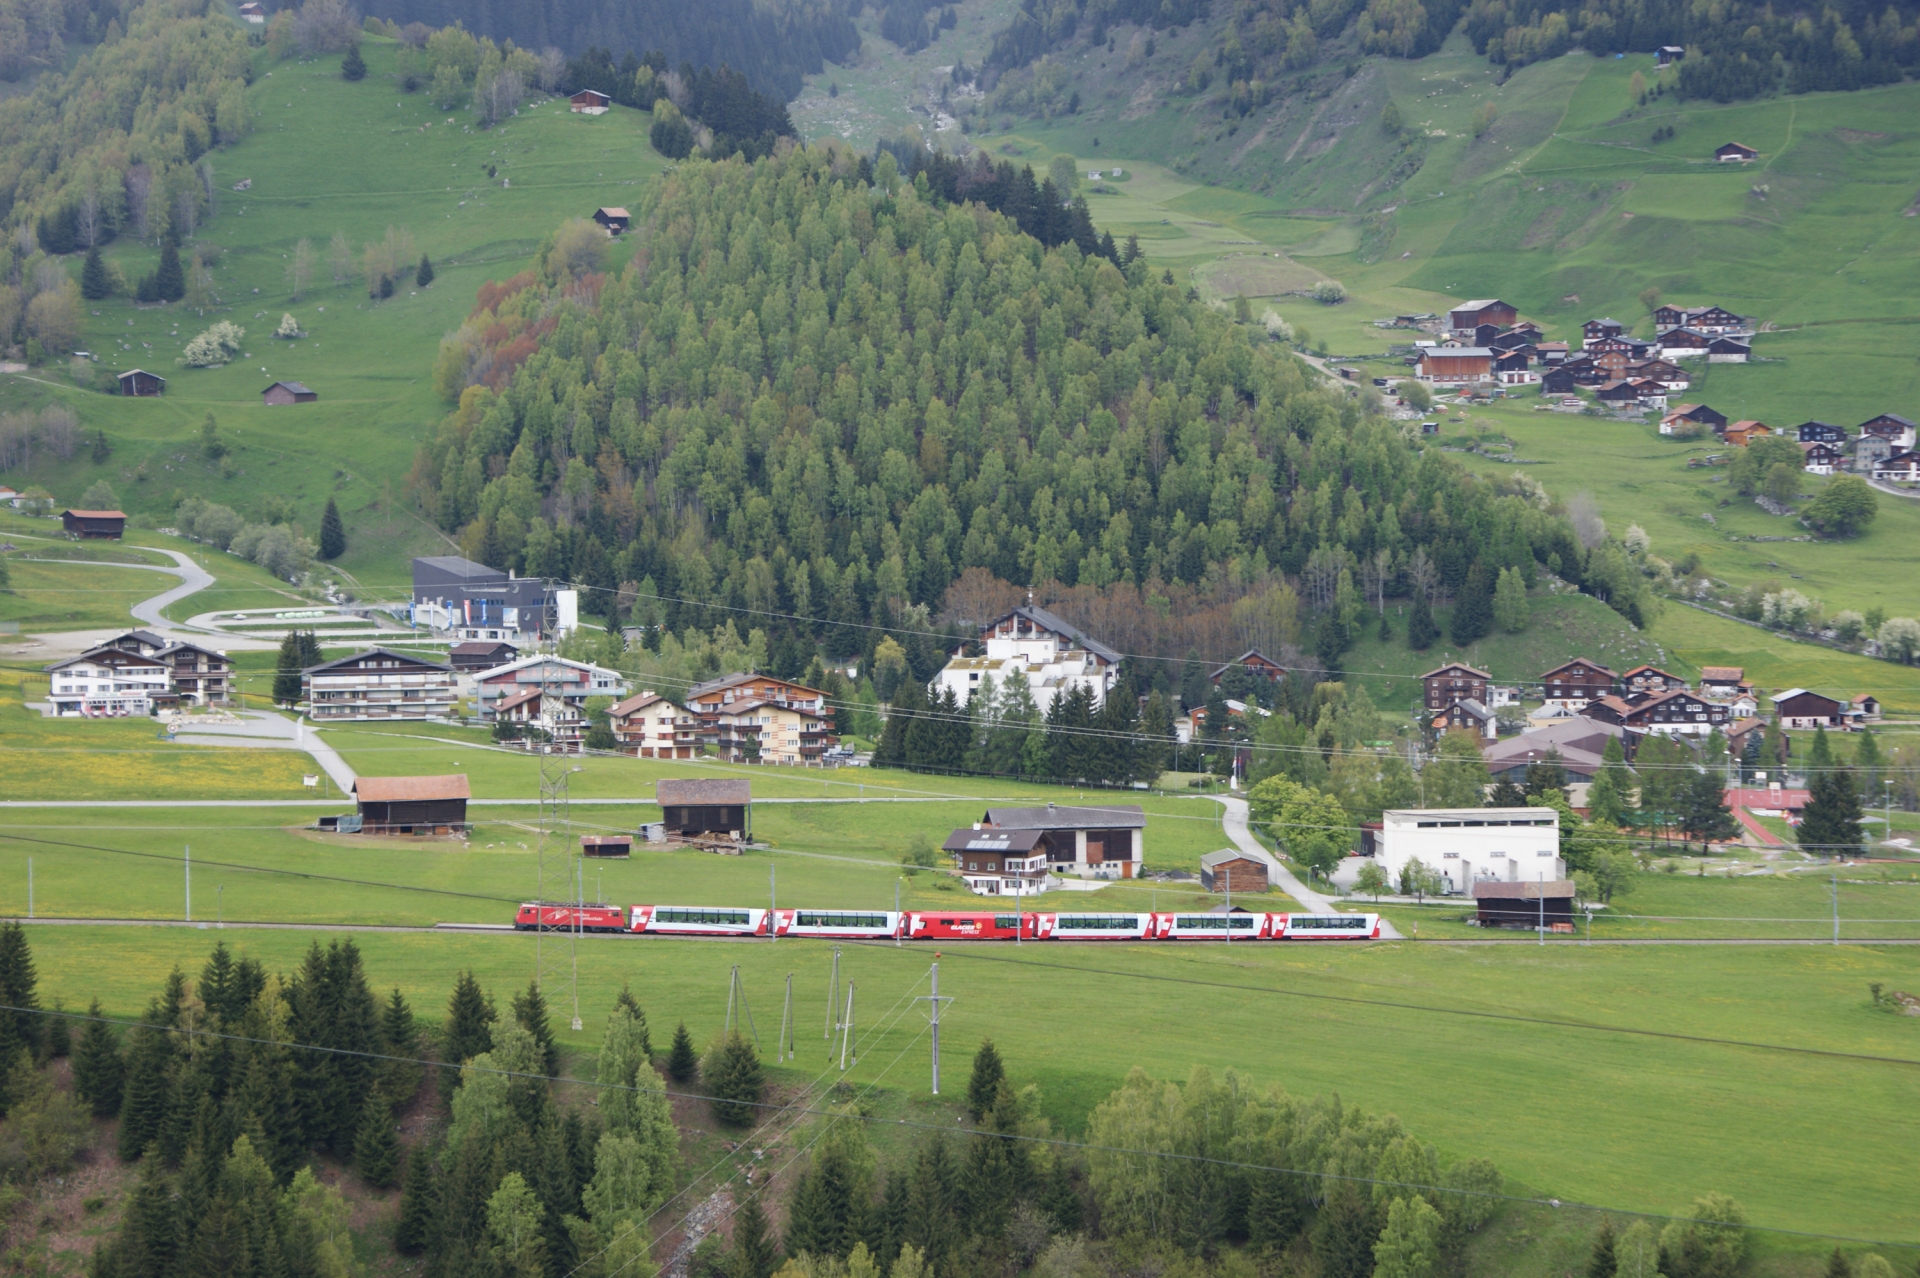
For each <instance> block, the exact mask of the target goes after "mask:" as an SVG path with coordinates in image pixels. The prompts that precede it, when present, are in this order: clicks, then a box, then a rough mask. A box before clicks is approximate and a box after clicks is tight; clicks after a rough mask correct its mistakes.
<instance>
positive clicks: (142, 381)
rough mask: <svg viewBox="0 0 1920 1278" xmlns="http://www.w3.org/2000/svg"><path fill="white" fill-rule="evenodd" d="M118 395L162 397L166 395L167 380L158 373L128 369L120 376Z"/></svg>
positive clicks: (141, 369)
mask: <svg viewBox="0 0 1920 1278" xmlns="http://www.w3.org/2000/svg"><path fill="white" fill-rule="evenodd" d="M120 393H121V394H122V395H134V396H143V395H164V394H166V393H167V379H166V378H164V377H162V376H160V374H158V373H149V372H148V371H147V370H146V369H144V368H129V369H128V370H127V371H126V372H124V373H122V374H120Z"/></svg>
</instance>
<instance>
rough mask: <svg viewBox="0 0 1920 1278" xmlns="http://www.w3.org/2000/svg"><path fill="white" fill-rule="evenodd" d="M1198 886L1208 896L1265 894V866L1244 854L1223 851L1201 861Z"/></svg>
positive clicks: (1224, 849)
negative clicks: (1221, 893)
mask: <svg viewBox="0 0 1920 1278" xmlns="http://www.w3.org/2000/svg"><path fill="white" fill-rule="evenodd" d="M1200 886H1201V887H1203V888H1205V889H1206V890H1207V891H1209V892H1241V893H1247V892H1253V893H1263V892H1265V891H1266V890H1267V866H1266V862H1264V861H1256V860H1254V859H1253V858H1252V857H1250V856H1248V855H1247V854H1246V853H1245V852H1241V851H1238V850H1236V849H1233V848H1222V849H1221V850H1220V851H1218V852H1209V853H1207V854H1206V855H1205V856H1203V857H1201V858H1200Z"/></svg>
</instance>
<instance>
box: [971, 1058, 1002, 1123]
mask: <svg viewBox="0 0 1920 1278" xmlns="http://www.w3.org/2000/svg"><path fill="white" fill-rule="evenodd" d="M1006 1076H1007V1068H1006V1066H1005V1064H1003V1063H1002V1062H1001V1060H1000V1052H999V1050H998V1049H996V1048H995V1047H994V1045H993V1040H992V1039H990V1038H983V1039H981V1040H980V1050H979V1051H977V1052H975V1053H974V1054H973V1077H972V1078H970V1079H968V1080H967V1113H969V1114H971V1115H972V1116H973V1121H974V1122H976V1123H978V1122H979V1121H980V1120H982V1119H983V1118H985V1117H986V1116H987V1115H988V1114H989V1113H990V1112H992V1110H993V1103H994V1101H995V1100H997V1099H998V1098H999V1095H1000V1084H1001V1082H1002V1081H1003V1080H1004V1079H1005V1078H1006Z"/></svg>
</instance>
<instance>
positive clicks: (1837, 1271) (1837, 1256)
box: [1827, 1247, 1853, 1278]
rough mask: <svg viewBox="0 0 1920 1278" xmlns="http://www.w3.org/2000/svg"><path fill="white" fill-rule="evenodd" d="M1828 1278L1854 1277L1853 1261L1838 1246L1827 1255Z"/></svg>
mask: <svg viewBox="0 0 1920 1278" xmlns="http://www.w3.org/2000/svg"><path fill="white" fill-rule="evenodd" d="M1827 1278H1853V1262H1852V1261H1850V1260H1848V1259H1847V1257H1846V1253H1845V1252H1842V1251H1841V1250H1840V1249H1839V1248H1838V1247H1835V1248H1834V1249H1833V1254H1832V1255H1831V1256H1828V1257H1827Z"/></svg>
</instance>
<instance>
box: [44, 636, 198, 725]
mask: <svg viewBox="0 0 1920 1278" xmlns="http://www.w3.org/2000/svg"><path fill="white" fill-rule="evenodd" d="M46 672H47V674H48V675H49V676H51V679H52V688H51V690H50V692H49V694H48V700H49V701H51V702H52V703H53V712H54V713H55V714H57V715H77V716H80V717H83V718H124V717H127V716H131V715H136V714H137V715H145V714H151V713H152V712H153V706H154V702H155V701H156V700H158V699H160V698H162V697H165V696H166V695H167V693H168V692H169V691H170V690H171V688H172V681H171V674H172V671H171V670H170V668H169V667H168V665H167V663H166V662H164V661H162V660H160V659H159V658H158V657H153V656H148V655H145V654H143V653H138V652H128V651H125V650H124V649H121V648H111V647H109V648H95V649H94V650H93V651H91V652H87V653H82V654H81V655H80V656H78V657H74V658H72V659H71V660H68V661H61V662H57V663H55V664H54V665H50V666H48V667H46Z"/></svg>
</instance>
